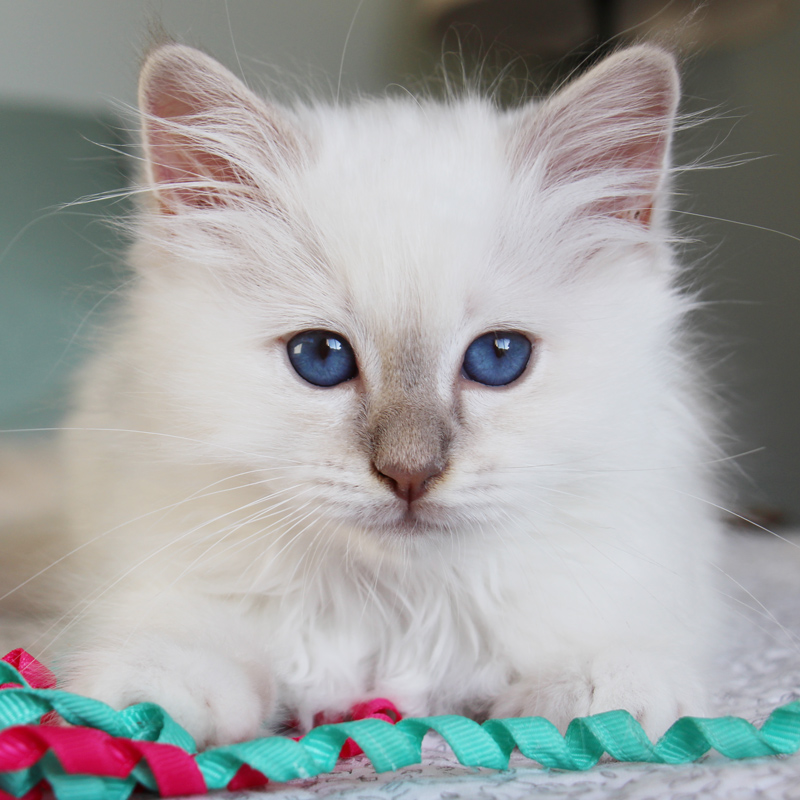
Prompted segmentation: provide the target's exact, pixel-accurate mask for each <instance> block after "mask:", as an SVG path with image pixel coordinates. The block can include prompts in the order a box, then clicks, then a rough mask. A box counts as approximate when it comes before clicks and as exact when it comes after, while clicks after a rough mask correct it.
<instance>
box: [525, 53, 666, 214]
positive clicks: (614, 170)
mask: <svg viewBox="0 0 800 800" xmlns="http://www.w3.org/2000/svg"><path fill="white" fill-rule="evenodd" d="M678 98H679V82H678V73H677V69H676V67H675V60H674V59H673V57H672V56H671V55H669V54H668V53H666V52H664V51H663V50H660V49H658V48H656V47H652V46H649V45H641V46H638V47H632V48H630V49H628V50H622V51H620V52H618V53H616V54H614V55H612V56H610V57H609V58H607V59H606V60H605V61H603V62H601V63H600V64H599V65H597V66H596V67H594V68H593V69H591V70H590V71H589V72H587V73H586V74H585V75H583V76H581V77H580V78H579V79H578V80H576V81H574V82H573V83H571V84H570V85H568V86H567V87H566V88H565V89H563V90H562V91H560V92H558V93H557V94H556V95H554V96H553V97H552V98H551V99H550V100H548V101H546V102H545V103H544V104H543V105H541V106H540V107H539V108H538V109H534V111H533V113H531V114H530V115H529V116H528V117H527V118H525V117H523V120H522V126H521V129H520V130H519V131H518V132H517V135H516V139H515V153H514V155H515V161H516V166H517V167H518V168H524V166H525V164H532V163H534V162H537V163H539V164H540V165H542V168H543V170H544V172H543V182H544V187H545V188H550V187H553V186H556V185H560V184H565V183H571V182H573V181H576V180H580V179H581V178H592V177H594V176H597V177H599V178H601V179H602V178H603V177H605V178H607V188H606V190H605V192H606V194H605V195H604V196H602V197H599V198H597V200H596V201H595V202H593V203H591V204H590V207H591V208H592V209H593V210H594V211H600V212H602V213H607V214H613V215H616V216H619V217H622V218H624V219H631V220H637V221H639V222H640V223H641V224H643V225H649V224H650V220H651V217H652V213H653V206H654V204H655V201H656V197H657V194H658V190H659V188H660V187H661V185H662V183H663V180H664V177H665V174H666V171H667V168H668V159H669V147H670V142H671V139H672V129H673V126H674V120H675V113H676V110H677V105H678ZM598 183H599V184H600V185H602V183H603V181H602V180H601V181H599V182H598Z"/></svg>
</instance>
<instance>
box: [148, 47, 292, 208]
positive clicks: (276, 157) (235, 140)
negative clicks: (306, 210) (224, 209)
mask: <svg viewBox="0 0 800 800" xmlns="http://www.w3.org/2000/svg"><path fill="white" fill-rule="evenodd" d="M139 108H140V110H141V112H142V120H143V121H142V134H143V140H144V150H145V162H146V168H147V178H148V179H149V181H150V182H151V183H152V184H153V185H154V186H155V189H156V194H157V197H158V202H159V208H160V210H162V211H163V212H165V213H177V212H178V211H179V210H180V208H181V206H188V207H194V208H203V207H213V206H220V205H224V204H226V203H228V202H231V201H232V200H233V199H234V198H236V197H240V198H241V197H243V196H250V195H254V194H257V193H259V190H264V189H266V188H267V185H268V184H269V183H270V178H271V177H274V175H275V174H276V173H279V172H280V171H282V170H283V169H285V168H286V167H288V166H291V165H292V164H296V163H298V162H299V160H300V159H301V144H300V137H299V136H298V134H297V133H296V132H295V131H294V130H293V127H292V125H291V122H290V121H289V120H288V119H285V115H284V114H282V113H281V112H279V111H278V110H277V109H274V108H272V107H270V106H268V105H267V104H266V103H264V102H263V101H262V100H260V99H259V98H258V97H256V96H255V95H254V94H253V93H252V92H251V91H250V90H249V89H247V87H246V86H245V85H244V84H243V83H242V82H241V81H240V80H239V79H238V78H237V77H236V76H235V75H233V74H232V73H231V72H229V71H228V70H227V69H225V68H224V67H223V66H222V65H220V64H219V63H218V62H217V61H215V60H214V59H213V58H211V57H209V56H207V55H205V54H204V53H201V52H200V51H198V50H194V49H193V48H190V47H184V46H183V45H178V44H166V45H162V46H160V47H157V48H156V49H154V50H153V51H151V52H150V53H149V55H148V56H147V58H146V59H145V61H144V64H143V66H142V71H141V74H140V77H139Z"/></svg>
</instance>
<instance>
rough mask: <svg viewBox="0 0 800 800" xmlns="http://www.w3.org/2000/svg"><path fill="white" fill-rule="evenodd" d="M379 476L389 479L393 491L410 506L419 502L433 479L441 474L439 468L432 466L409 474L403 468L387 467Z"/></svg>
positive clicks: (380, 471)
mask: <svg viewBox="0 0 800 800" xmlns="http://www.w3.org/2000/svg"><path fill="white" fill-rule="evenodd" d="M378 472H379V474H381V475H383V477H384V478H386V479H387V481H388V483H389V485H390V486H391V489H392V491H393V492H394V493H395V494H396V495H397V496H398V497H399V498H400V499H401V500H405V501H406V502H407V503H408V504H409V505H411V503H413V502H414V501H415V500H419V498H420V497H422V496H423V495H424V494H425V493H426V492H427V491H428V483H429V482H430V480H431V478H435V477H436V476H437V475H440V474H441V470H440V469H439V468H438V467H434V466H430V467H426V468H423V469H421V470H419V471H418V472H407V471H406V470H404V469H402V468H401V467H393V466H391V465H390V466H385V467H383V468H382V469H380V470H379V471H378Z"/></svg>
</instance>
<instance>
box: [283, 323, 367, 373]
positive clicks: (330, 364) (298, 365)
mask: <svg viewBox="0 0 800 800" xmlns="http://www.w3.org/2000/svg"><path fill="white" fill-rule="evenodd" d="M286 349H287V352H288V354H289V361H290V362H291V365H292V366H293V367H294V370H295V372H296V373H297V374H298V375H299V376H300V377H301V378H303V379H304V380H307V381H308V382H309V383H311V384H313V385H314V386H336V385H337V384H339V383H344V382H345V381H349V380H351V379H352V378H355V376H356V375H357V374H358V365H357V364H356V356H355V353H354V352H353V348H352V347H351V346H350V343H349V342H348V341H347V339H345V338H344V336H342V335H341V334H338V333H333V332H332V331H303V332H302V333H298V334H297V335H296V336H293V337H292V338H291V339H290V340H289V343H288V345H287V348H286Z"/></svg>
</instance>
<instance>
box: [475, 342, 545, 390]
mask: <svg viewBox="0 0 800 800" xmlns="http://www.w3.org/2000/svg"><path fill="white" fill-rule="evenodd" d="M530 357H531V343H530V340H529V339H528V337H527V336H523V334H521V333H517V332H516V331H503V332H502V333H485V334H483V336H479V337H478V338H477V339H475V341H474V342H473V343H472V344H471V345H470V346H469V347H468V348H467V352H466V353H464V366H463V370H464V375H465V376H466V377H467V378H469V379H470V380H471V381H475V382H476V383H482V384H484V385H486V386H505V385H506V384H509V383H511V382H512V381H515V380H516V379H517V378H519V376H520V375H522V373H523V372H524V371H525V367H527V366H528V361H529V360H530Z"/></svg>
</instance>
